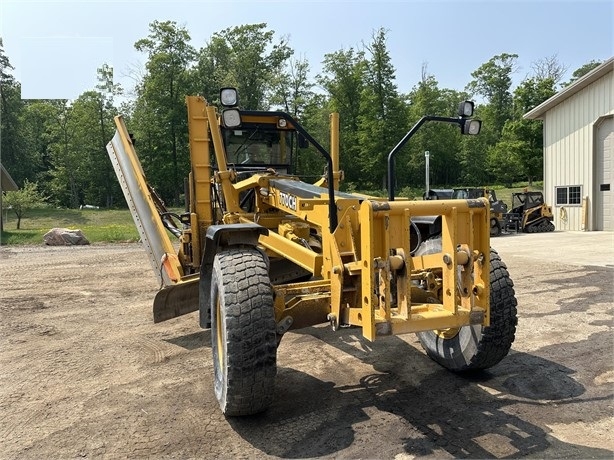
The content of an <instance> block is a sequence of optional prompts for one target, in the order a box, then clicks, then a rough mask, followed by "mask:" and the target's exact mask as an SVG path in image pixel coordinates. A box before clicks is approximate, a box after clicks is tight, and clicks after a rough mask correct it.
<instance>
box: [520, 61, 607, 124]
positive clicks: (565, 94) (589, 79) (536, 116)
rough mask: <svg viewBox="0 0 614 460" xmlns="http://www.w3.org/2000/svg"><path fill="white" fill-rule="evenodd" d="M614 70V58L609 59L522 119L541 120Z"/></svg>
mask: <svg viewBox="0 0 614 460" xmlns="http://www.w3.org/2000/svg"><path fill="white" fill-rule="evenodd" d="M612 70H614V57H611V58H609V59H608V60H606V61H605V62H604V63H603V64H601V65H599V66H598V67H595V68H594V69H593V70H591V71H590V72H589V73H587V74H586V75H583V76H582V77H580V78H578V79H577V80H576V81H574V82H573V83H572V84H571V85H569V86H567V87H565V88H563V89H562V90H561V91H559V92H558V93H556V94H555V95H554V96H552V97H551V98H550V99H546V100H545V101H544V102H542V103H541V104H539V105H538V106H537V107H535V108H534V109H532V110H530V111H528V112H527V113H525V114H524V116H523V118H526V119H528V120H543V118H544V115H545V113H546V112H547V111H548V110H550V109H551V108H553V107H555V106H557V105H559V104H560V103H561V102H563V101H564V100H566V99H568V98H570V97H571V96H573V95H574V94H576V93H577V92H579V91H581V90H583V89H584V88H586V87H587V86H588V85H590V84H591V83H593V82H595V81H597V80H599V79H600V78H601V77H603V76H604V75H606V74H607V73H609V72H612Z"/></svg>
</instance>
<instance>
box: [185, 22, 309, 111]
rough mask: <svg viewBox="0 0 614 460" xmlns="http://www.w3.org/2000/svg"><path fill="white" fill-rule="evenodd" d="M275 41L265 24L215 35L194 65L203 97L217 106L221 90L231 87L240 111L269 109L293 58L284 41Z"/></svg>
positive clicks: (250, 25)
mask: <svg viewBox="0 0 614 460" xmlns="http://www.w3.org/2000/svg"><path fill="white" fill-rule="evenodd" d="M274 37H275V32H274V31H273V30H268V29H267V25H266V24H265V23H260V24H246V25H242V26H237V27H229V28H227V29H224V30H222V31H221V32H216V33H214V34H213V36H212V37H211V40H210V41H209V43H208V44H207V45H206V46H205V47H203V48H202V49H201V50H200V51H199V53H198V63H197V65H196V73H197V79H198V83H199V84H198V87H199V89H201V88H204V96H205V97H206V98H207V99H208V100H209V101H212V102H217V100H218V97H219V96H218V92H219V90H220V88H221V87H224V86H233V87H236V88H237V89H238V90H239V95H240V100H239V102H240V104H241V106H242V107H243V108H245V109H249V110H266V109H268V107H269V105H270V101H269V97H270V94H271V93H273V92H274V86H275V85H276V84H277V85H279V80H278V78H277V76H278V75H279V74H281V73H283V70H284V68H285V66H286V63H287V62H288V59H289V58H290V56H292V54H293V50H292V49H291V48H290V47H289V46H288V41H287V38H285V37H282V38H281V39H279V40H278V41H276V42H274ZM299 74H300V70H299ZM298 80H299V81H300V80H301V77H300V76H299V77H298Z"/></svg>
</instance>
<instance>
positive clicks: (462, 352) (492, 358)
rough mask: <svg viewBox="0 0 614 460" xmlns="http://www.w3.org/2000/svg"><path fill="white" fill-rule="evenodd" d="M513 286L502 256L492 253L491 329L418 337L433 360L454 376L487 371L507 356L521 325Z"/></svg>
mask: <svg viewBox="0 0 614 460" xmlns="http://www.w3.org/2000/svg"><path fill="white" fill-rule="evenodd" d="M516 305H517V302H516V297H515V294H514V283H513V282H512V280H511V279H510V275H509V273H508V271H507V267H506V266H505V264H504V263H503V262H502V261H501V258H500V257H499V254H497V253H496V252H495V251H494V250H492V249H491V250H490V326H488V327H484V326H482V325H480V324H477V325H473V326H464V327H461V328H460V329H458V330H456V331H454V332H456V333H449V332H450V331H427V332H420V333H418V338H419V339H420V344H421V345H422V348H424V350H425V351H426V354H427V355H428V356H429V357H431V358H432V359H433V360H435V361H436V362H438V363H439V364H441V365H442V366H444V367H445V368H447V369H449V370H451V371H454V372H463V371H471V370H479V369H487V368H489V367H492V366H494V365H495V364H497V363H498V362H499V361H501V360H502V359H503V358H505V356H506V355H507V354H508V352H509V350H510V348H511V346H512V342H514V335H515V333H516V324H517V323H518V318H517V316H516V315H517V311H516Z"/></svg>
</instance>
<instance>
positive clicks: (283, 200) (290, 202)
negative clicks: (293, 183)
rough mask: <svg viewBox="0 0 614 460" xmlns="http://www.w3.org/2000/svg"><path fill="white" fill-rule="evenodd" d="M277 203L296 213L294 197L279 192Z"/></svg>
mask: <svg viewBox="0 0 614 460" xmlns="http://www.w3.org/2000/svg"><path fill="white" fill-rule="evenodd" d="M279 203H280V204H281V205H282V206H284V207H286V208H288V209H292V210H293V211H296V197H295V196H294V195H289V194H287V193H284V192H279Z"/></svg>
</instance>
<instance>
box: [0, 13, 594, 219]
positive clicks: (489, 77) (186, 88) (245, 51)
mask: <svg viewBox="0 0 614 460" xmlns="http://www.w3.org/2000/svg"><path fill="white" fill-rule="evenodd" d="M387 33H388V32H387V31H386V30H384V29H377V30H375V31H373V32H372V34H371V37H370V39H369V41H368V42H366V43H362V44H361V46H358V47H350V48H347V49H341V50H337V51H331V52H330V53H328V54H326V55H325V56H324V59H323V62H322V72H321V74H320V75H318V76H316V77H315V78H310V65H309V62H307V60H306V59H304V58H296V59H295V58H293V56H294V50H293V49H292V48H291V47H290V46H289V42H288V38H287V37H284V36H281V37H279V36H278V35H276V33H275V31H273V30H270V29H269V28H268V27H267V25H266V24H265V23H259V24H246V25H240V26H234V27H229V28H226V29H224V30H221V31H218V32H215V33H214V34H213V35H212V36H211V37H210V38H209V40H208V41H207V42H206V43H205V44H204V45H202V46H201V47H200V48H198V49H197V48H195V47H193V46H192V45H191V39H190V34H189V32H188V30H187V29H186V28H185V27H183V26H179V25H177V23H175V22H173V21H153V22H152V23H151V24H150V27H149V33H148V35H147V37H145V38H142V39H140V40H137V41H136V43H135V44H134V46H135V48H136V49H137V50H138V51H140V52H141V53H143V55H144V56H145V59H146V62H145V66H144V69H143V71H142V72H141V73H140V75H139V76H138V78H137V79H136V80H137V82H136V87H135V89H134V93H133V95H132V96H133V97H131V98H130V99H128V100H126V101H124V102H123V103H122V106H121V107H120V108H119V109H118V108H117V107H116V104H115V102H114V97H115V96H117V95H119V94H121V93H122V89H121V88H120V87H118V86H117V85H115V84H113V78H112V76H113V74H112V72H113V69H112V68H110V67H109V66H108V65H106V64H102V65H101V67H100V68H99V69H98V72H97V76H98V83H97V85H96V86H95V88H93V89H92V90H90V91H86V92H84V93H83V94H81V95H80V96H79V97H78V98H77V99H76V100H74V101H71V102H68V101H61V100H60V101H43V100H41V101H23V100H21V98H20V92H21V88H20V84H19V82H18V81H16V80H15V78H14V77H13V76H12V75H11V72H12V70H13V68H12V66H11V64H10V62H9V59H8V57H7V56H6V55H5V54H4V50H3V48H2V43H1V40H0V104H1V106H0V109H1V110H0V130H1V131H2V136H1V138H0V142H1V145H0V149H1V151H2V162H3V164H4V166H5V167H6V168H7V169H8V170H9V171H10V172H11V175H12V176H13V178H14V179H15V180H16V182H17V183H18V184H23V183H24V181H25V180H26V179H27V180H29V181H31V182H36V183H38V184H39V191H40V193H41V194H42V195H44V196H48V197H49V201H50V202H51V203H53V204H55V205H58V206H63V207H69V208H77V207H79V205H80V204H86V203H87V204H94V205H98V206H102V207H112V206H116V205H118V204H119V205H123V204H124V199H123V195H122V193H121V190H120V187H119V185H118V181H117V179H116V177H115V174H114V171H113V169H112V167H111V163H110V161H109V159H108V156H107V153H106V148H105V147H106V143H107V142H108V141H109V140H110V139H111V137H112V136H113V132H114V129H115V127H114V123H113V117H114V116H115V115H116V114H117V113H122V115H123V116H124V119H125V120H126V123H127V126H128V127H129V129H130V131H131V133H132V134H134V136H135V138H136V141H137V143H136V147H137V150H138V153H139V157H140V159H141V162H142V165H143V168H144V170H145V173H146V176H147V179H148V181H149V182H150V184H151V185H152V186H153V187H154V188H155V189H156V191H157V193H158V194H159V195H160V196H161V197H162V198H163V200H164V201H165V202H167V203H169V204H171V205H174V204H180V199H181V195H182V193H183V180H184V177H185V176H186V175H187V174H188V172H189V168H190V165H189V154H188V153H189V152H188V142H187V135H188V133H187V119H186V107H185V102H184V101H185V96H186V95H189V94H198V93H200V94H202V95H203V96H205V98H206V99H207V100H208V101H210V102H213V103H217V102H219V101H218V97H219V89H220V87H223V86H235V87H237V88H238V90H239V97H240V101H239V102H240V106H241V107H243V108H245V109H263V110H266V109H269V108H270V107H274V108H277V109H281V110H284V111H287V112H288V113H290V114H291V115H292V116H294V117H296V118H297V119H299V121H300V122H301V124H302V125H303V126H305V127H306V128H307V129H308V130H309V131H310V133H311V134H312V135H313V136H314V138H315V139H317V140H318V141H319V142H320V143H321V144H322V145H323V146H325V147H327V146H328V144H329V142H328V139H329V138H330V133H329V129H330V125H329V114H330V112H332V111H337V112H339V114H340V150H341V152H340V162H341V169H342V170H343V171H344V176H345V183H342V188H344V189H346V190H355V191H359V192H360V191H371V192H370V193H372V194H375V195H378V194H379V195H382V196H385V195H387V191H386V190H383V187H385V179H386V174H387V156H388V153H389V152H390V150H391V149H392V148H393V147H394V146H395V145H396V144H397V143H398V142H399V140H400V139H401V138H402V137H403V136H404V135H405V134H406V133H407V131H408V130H409V129H410V128H411V126H413V125H414V124H415V123H416V122H417V121H418V120H419V119H420V118H421V117H422V116H424V115H440V116H456V108H457V107H458V103H459V102H460V101H461V100H464V99H469V98H470V95H469V94H468V93H471V95H475V96H477V98H478V102H479V104H478V105H477V108H476V116H477V117H478V118H481V119H482V120H483V128H482V133H481V134H480V135H479V136H461V135H460V134H459V130H458V127H457V126H452V125H448V124H442V123H436V122H434V123H433V122H429V123H426V124H425V125H424V126H423V127H422V128H421V129H420V130H419V131H418V133H417V134H416V135H415V136H414V137H412V139H411V141H410V142H408V143H407V145H406V146H405V147H404V148H403V149H401V151H400V152H399V154H398V155H397V156H396V158H395V169H396V173H397V174H396V178H395V180H396V184H395V188H396V189H397V192H398V193H397V195H399V194H400V195H407V196H410V197H411V196H412V195H413V197H421V196H422V188H423V187H421V186H422V184H424V180H425V177H424V173H425V159H424V152H425V151H426V150H428V151H429V152H430V183H431V184H440V185H438V186H440V187H452V186H454V185H457V184H459V183H463V184H464V185H473V186H481V185H483V184H487V183H490V184H493V183H495V184H496V183H507V184H509V183H510V182H513V181H517V180H520V179H525V180H528V181H529V183H531V182H532V181H534V180H539V179H540V178H541V175H542V149H543V142H542V127H541V123H540V122H538V121H537V122H536V121H532V120H524V119H523V114H524V113H526V112H527V111H529V110H530V109H532V108H533V107H535V106H536V105H538V104H540V103H541V102H543V101H544V100H545V99H547V98H548V97H550V96H552V95H553V94H554V92H555V86H556V85H557V83H558V80H559V79H560V78H561V75H562V73H564V70H565V69H566V68H565V66H563V65H562V64H560V63H559V62H558V59H557V58H556V56H553V57H549V58H545V59H542V60H539V61H537V62H535V63H533V64H532V70H533V76H532V77H530V78H527V79H525V80H523V81H522V82H521V83H520V85H518V87H517V88H515V89H514V90H513V89H512V87H511V85H512V75H513V73H514V72H515V71H516V68H517V59H518V56H517V55H516V54H508V53H502V54H499V55H496V56H493V57H492V58H491V59H490V60H488V61H487V62H485V63H484V64H482V65H481V66H479V67H478V68H477V69H476V70H475V71H474V72H473V73H472V80H471V81H470V82H469V83H468V84H467V86H466V90H465V92H464V91H457V90H454V89H449V88H442V87H440V85H439V83H438V81H437V79H436V77H435V76H434V75H430V74H429V73H428V72H427V69H426V64H424V65H423V72H422V78H421V79H420V81H418V82H416V84H415V85H414V86H413V88H412V89H411V91H410V92H409V93H407V94H402V93H400V92H399V90H398V88H397V84H396V80H395V68H394V65H393V63H392V60H391V58H390V53H389V51H388V49H387ZM599 64H600V62H598V61H591V62H589V63H587V64H586V65H584V66H582V67H581V68H580V69H578V70H577V71H576V72H574V75H573V77H572V80H571V81H574V80H575V79H577V78H580V77H581V76H582V75H584V74H585V73H586V72H588V71H590V70H591V69H593V68H594V67H595V66H597V65H599ZM294 162H295V167H296V171H297V172H298V174H299V175H300V177H301V178H303V179H304V180H306V181H309V182H314V181H315V180H317V179H318V178H319V177H321V175H322V174H323V172H324V169H325V162H324V160H323V159H322V157H321V155H320V154H319V153H317V152H316V151H315V149H314V148H313V147H310V148H307V149H301V151H300V152H299V154H298V155H297V156H294ZM400 195H399V196H400Z"/></svg>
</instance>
